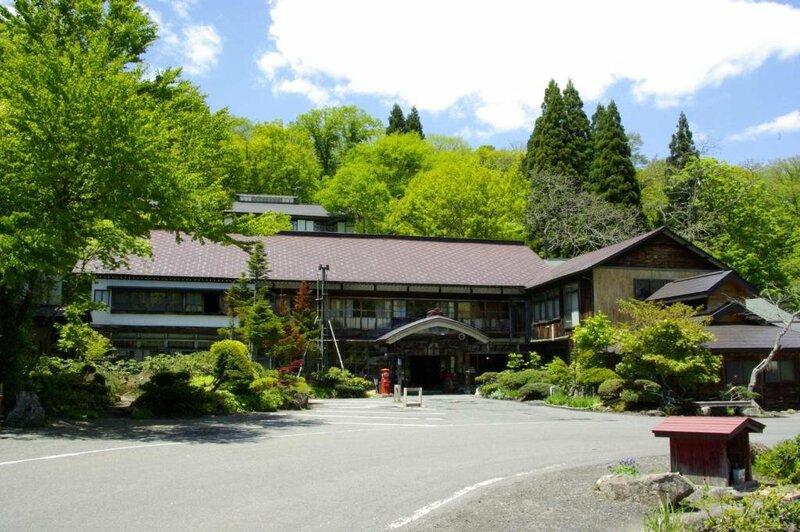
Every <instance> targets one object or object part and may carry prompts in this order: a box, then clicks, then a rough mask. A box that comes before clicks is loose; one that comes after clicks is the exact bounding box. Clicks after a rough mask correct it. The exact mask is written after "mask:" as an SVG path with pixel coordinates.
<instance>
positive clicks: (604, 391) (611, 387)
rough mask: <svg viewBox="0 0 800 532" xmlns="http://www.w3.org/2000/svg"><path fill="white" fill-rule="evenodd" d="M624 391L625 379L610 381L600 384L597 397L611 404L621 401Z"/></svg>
mask: <svg viewBox="0 0 800 532" xmlns="http://www.w3.org/2000/svg"><path fill="white" fill-rule="evenodd" d="M624 389H625V381H624V380H623V379H609V380H607V381H605V382H602V383H601V384H600V386H599V387H598V388H597V395H599V396H600V398H601V399H603V401H605V402H606V403H610V402H613V401H615V400H617V399H619V397H620V395H621V394H622V391H623V390H624Z"/></svg>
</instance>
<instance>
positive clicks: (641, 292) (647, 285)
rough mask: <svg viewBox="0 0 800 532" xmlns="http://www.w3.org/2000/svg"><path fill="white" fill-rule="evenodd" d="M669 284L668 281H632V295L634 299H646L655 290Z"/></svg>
mask: <svg viewBox="0 0 800 532" xmlns="http://www.w3.org/2000/svg"><path fill="white" fill-rule="evenodd" d="M670 282H672V281H671V280H670V279H634V280H633V295H634V297H635V298H636V299H640V300H642V299H647V298H648V297H650V296H651V295H653V294H654V293H655V291H656V290H658V289H659V288H661V287H662V286H664V285H665V284H667V283H670Z"/></svg>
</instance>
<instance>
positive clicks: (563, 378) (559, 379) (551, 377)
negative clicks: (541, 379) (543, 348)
mask: <svg viewBox="0 0 800 532" xmlns="http://www.w3.org/2000/svg"><path fill="white" fill-rule="evenodd" d="M546 367H547V375H548V378H547V381H549V382H552V383H553V384H555V385H557V386H558V387H559V388H563V389H565V390H571V389H572V388H573V384H574V379H575V374H574V371H573V368H571V367H570V366H569V365H568V364H567V363H566V362H564V361H563V360H562V359H560V358H558V357H556V358H554V359H553V360H552V362H550V363H549V364H547V366H546Z"/></svg>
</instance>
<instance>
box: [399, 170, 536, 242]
mask: <svg viewBox="0 0 800 532" xmlns="http://www.w3.org/2000/svg"><path fill="white" fill-rule="evenodd" d="M526 194H527V185H526V184H525V182H524V180H523V179H522V177H521V176H520V175H519V174H518V173H517V172H516V171H509V172H503V171H499V170H492V169H490V168H486V167H484V166H481V164H480V163H479V161H478V158H477V157H475V156H474V155H470V156H466V157H465V156H449V157H446V158H442V159H440V160H438V161H437V164H436V165H435V166H433V168H431V169H430V170H425V171H421V172H420V173H418V174H417V175H416V176H415V177H414V178H413V179H411V181H410V182H409V183H408V187H407V188H406V190H405V194H404V195H403V197H402V198H400V199H398V200H397V201H394V202H392V204H391V206H390V211H389V213H388V215H387V217H386V222H385V225H386V228H387V229H389V230H391V231H392V232H396V233H401V234H408V235H424V236H438V237H460V238H487V239H519V238H521V237H522V234H523V227H522V225H521V224H520V220H521V219H522V214H523V212H524V208H525V195H526Z"/></svg>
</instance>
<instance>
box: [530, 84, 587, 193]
mask: <svg viewBox="0 0 800 532" xmlns="http://www.w3.org/2000/svg"><path fill="white" fill-rule="evenodd" d="M564 122H565V115H564V100H563V98H562V97H561V91H560V90H559V88H558V84H557V83H556V82H555V80H550V83H549V84H548V85H547V89H545V91H544V101H543V102H542V114H541V116H539V118H537V119H536V123H535V125H534V127H533V132H532V133H531V136H530V139H528V151H527V153H526V154H525V158H524V159H523V160H522V170H523V172H525V174H526V175H528V177H530V176H532V175H536V174H545V173H546V174H553V175H570V176H572V175H573V174H572V172H573V170H572V168H571V167H570V165H569V164H568V161H569V156H568V151H567V144H568V138H567V135H566V131H565V129H564ZM573 177H575V176H573Z"/></svg>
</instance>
